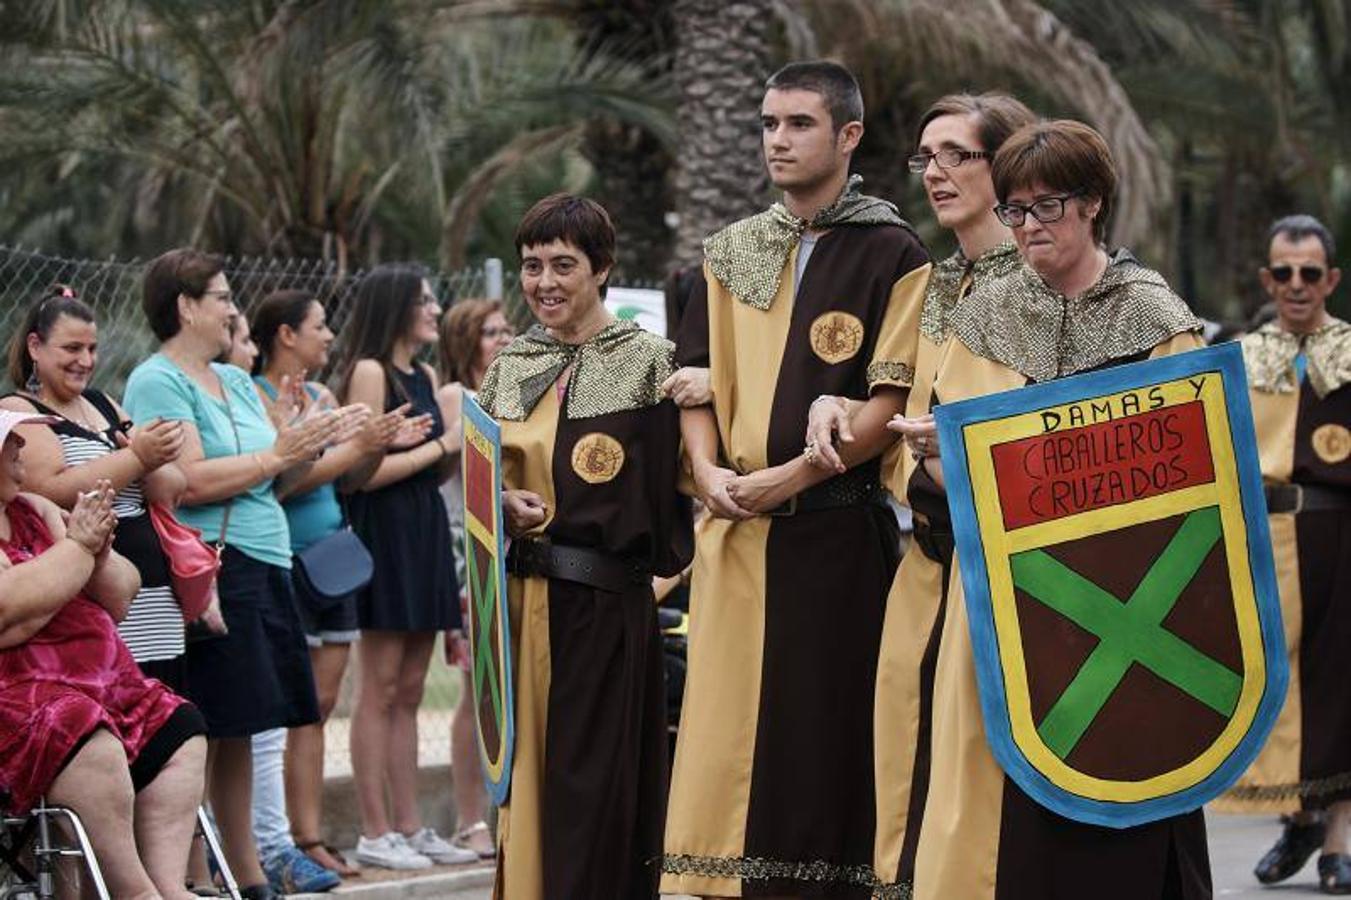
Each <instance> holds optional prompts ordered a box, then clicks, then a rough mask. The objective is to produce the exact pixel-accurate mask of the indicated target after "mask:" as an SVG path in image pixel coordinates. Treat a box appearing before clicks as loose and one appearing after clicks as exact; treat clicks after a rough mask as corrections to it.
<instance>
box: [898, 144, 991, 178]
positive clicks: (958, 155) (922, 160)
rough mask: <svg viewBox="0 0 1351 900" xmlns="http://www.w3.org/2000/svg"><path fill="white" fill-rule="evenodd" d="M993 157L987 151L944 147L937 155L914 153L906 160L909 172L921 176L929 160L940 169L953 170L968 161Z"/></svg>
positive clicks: (927, 166)
mask: <svg viewBox="0 0 1351 900" xmlns="http://www.w3.org/2000/svg"><path fill="white" fill-rule="evenodd" d="M992 156H994V154H993V153H991V152H990V151H989V150H958V149H957V148H956V147H944V148H943V149H942V150H939V151H938V152H937V153H916V154H915V155H914V156H912V157H910V158H909V159H907V160H906V165H907V166H909V167H910V171H911V172H914V173H915V174H916V175H923V174H924V172H925V171H926V170H927V169H928V168H929V160H933V161H934V162H936V163H938V168H940V169H955V168H956V167H957V166H960V165H961V164H962V163H964V162H966V161H967V160H968V159H990V158H991V157H992Z"/></svg>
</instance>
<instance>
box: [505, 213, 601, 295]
mask: <svg viewBox="0 0 1351 900" xmlns="http://www.w3.org/2000/svg"><path fill="white" fill-rule="evenodd" d="M553 241H567V242H568V243H569V244H572V245H573V246H574V247H576V248H577V249H579V250H581V251H582V252H583V253H585V254H586V258H587V260H588V261H589V262H590V263H591V271H592V272H600V271H602V270H604V269H609V268H611V267H612V266H614V264H615V227H614V225H613V223H611V222H610V214H609V213H607V212H606V211H605V207H603V206H601V205H600V204H599V203H597V202H596V201H595V200H590V199H588V198H586V197H578V196H576V195H573V194H550V195H549V196H547V197H545V198H544V199H543V200H541V201H539V202H538V203H536V204H535V205H534V206H532V207H530V209H529V210H527V211H526V214H525V215H524V216H522V217H521V224H520V225H517V226H516V254H517V255H518V256H519V255H520V254H521V251H522V250H523V249H525V248H526V247H537V246H539V245H541V244H548V243H552V242H553ZM605 287H606V285H605V284H602V285H601V286H600V294H601V296H602V297H604V296H605Z"/></svg>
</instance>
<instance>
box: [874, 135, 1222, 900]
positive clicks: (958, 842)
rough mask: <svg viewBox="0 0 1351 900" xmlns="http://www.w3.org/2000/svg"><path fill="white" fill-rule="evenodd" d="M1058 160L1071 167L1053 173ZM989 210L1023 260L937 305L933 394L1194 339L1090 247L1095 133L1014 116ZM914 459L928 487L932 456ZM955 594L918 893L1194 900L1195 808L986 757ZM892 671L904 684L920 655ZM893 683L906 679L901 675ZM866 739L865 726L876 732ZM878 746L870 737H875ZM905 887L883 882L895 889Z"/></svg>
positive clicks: (1107, 189)
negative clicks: (1071, 809)
mask: <svg viewBox="0 0 1351 900" xmlns="http://www.w3.org/2000/svg"><path fill="white" fill-rule="evenodd" d="M1067 172H1074V173H1076V174H1077V180H1076V181H1074V182H1068V183H1067V180H1066V174H1065V173H1067ZM993 175H994V182H995V187H996V192H997V194H998V196H999V197H1000V200H1001V219H1002V220H1003V221H1004V222H1005V224H1007V225H1009V226H1010V227H1011V228H1013V231H1014V237H1015V240H1016V241H1017V243H1018V247H1019V252H1020V255H1021V256H1022V257H1023V259H1024V261H1025V263H1026V265H1024V266H1022V267H1019V268H1018V269H1017V270H1016V271H1014V272H1013V273H1011V274H1009V275H1007V276H1005V277H1003V278H998V279H995V280H993V281H991V282H989V283H987V284H985V285H984V286H982V287H981V288H980V289H979V290H976V291H973V292H972V293H971V294H970V295H969V296H968V297H967V299H966V300H965V301H964V302H963V303H962V304H961V305H960V306H959V307H958V308H957V310H956V312H955V313H954V314H953V316H952V319H951V327H952V334H951V336H950V337H949V338H948V341H947V345H946V348H945V350H944V353H943V357H942V359H941V361H940V362H939V366H938V373H937V377H936V378H935V382H934V389H933V397H934V404H935V405H937V404H938V403H948V402H952V401H956V400H961V399H966V398H970V397H978V396H982V395H985V394H990V393H995V392H998V391H1005V390H1011V389H1014V388H1018V387H1022V386H1024V385H1026V384H1029V383H1032V382H1042V381H1048V380H1052V379H1055V378H1060V377H1063V376H1066V375H1072V374H1076V373H1079V372H1086V371H1090V370H1093V369H1099V368H1103V367H1106V366H1111V365H1116V364H1120V363H1125V362H1133V361H1138V360H1142V359H1147V358H1152V357H1157V356H1162V355H1167V354H1171V353H1176V352H1181V351H1185V350H1189V349H1193V348H1196V347H1198V346H1200V340H1199V338H1198V336H1197V334H1196V332H1197V330H1198V329H1199V324H1200V323H1199V322H1198V321H1197V319H1196V318H1195V317H1194V316H1193V315H1192V314H1191V313H1190V312H1189V311H1188V309H1187V307H1186V306H1185V304H1183V302H1182V301H1181V300H1180V299H1179V298H1178V297H1177V296H1176V295H1175V294H1173V293H1172V291H1170V290H1169V289H1168V287H1167V285H1166V283H1165V282H1164V281H1163V279H1162V277H1161V276H1159V275H1158V273H1156V272H1153V271H1151V270H1149V269H1146V268H1145V267H1143V266H1141V265H1140V264H1139V263H1138V262H1136V261H1135V259H1134V258H1133V257H1131V255H1130V254H1129V253H1126V252H1124V251H1118V252H1117V253H1116V254H1113V255H1111V256H1109V255H1108V254H1107V253H1106V252H1104V251H1103V250H1102V249H1101V247H1100V246H1099V241H1100V240H1101V238H1102V234H1103V222H1104V220H1105V219H1106V217H1107V214H1108V212H1109V207H1110V201H1111V197H1112V194H1113V192H1114V188H1115V173H1114V169H1113V166H1112V163H1111V157H1110V155H1109V153H1108V151H1107V148H1106V145H1105V144H1104V143H1103V142H1102V139H1101V137H1100V136H1098V135H1097V133H1096V132H1094V131H1092V129H1090V128H1088V127H1087V126H1084V125H1082V124H1080V123H1076V122H1050V123H1044V124H1037V125H1032V126H1028V127H1026V128H1024V129H1022V130H1021V131H1019V132H1018V133H1017V134H1015V135H1014V136H1013V137H1012V138H1010V139H1009V141H1008V142H1007V143H1006V144H1005V145H1004V147H1003V148H1001V150H1000V151H999V153H998V154H997V155H996V157H995V163H994V173H993ZM924 466H925V468H926V469H927V471H928V473H929V475H930V476H931V477H932V479H933V480H934V483H935V484H936V485H938V486H940V487H941V485H942V474H941V469H940V467H939V465H938V459H937V458H936V457H933V456H929V457H926V458H925V462H924ZM969 627H970V626H969V623H968V618H967V611H966V605H965V596H964V592H963V587H962V583H961V578H960V575H959V572H958V567H957V566H956V565H954V566H953V567H952V575H951V580H950V583H949V587H948V600H947V612H946V616H945V617H944V618H943V621H942V623H941V631H940V633H939V635H938V638H937V648H936V654H935V661H934V666H933V670H932V671H933V675H932V677H933V701H932V712H931V718H930V719H929V721H928V722H924V721H922V719H921V718H920V717H918V716H916V717H915V718H914V719H913V720H912V727H913V729H914V730H913V731H901V732H899V733H897V734H895V735H894V741H895V743H896V745H897V746H905V745H907V744H908V743H912V742H921V743H926V744H927V746H925V747H922V748H921V749H920V750H918V751H917V752H918V753H920V754H925V755H927V757H928V759H929V760H930V764H929V779H928V783H927V802H926V804H925V806H924V811H923V818H922V820H921V821H920V822H919V823H915V822H910V823H909V826H910V828H911V829H913V828H915V827H916V824H918V829H919V830H918V834H917V836H916V839H915V849H914V884H913V896H914V897H916V898H919V900H951V898H957V897H960V898H962V900H1080V898H1083V897H1088V896H1092V897H1094V898H1095V900H1146V898H1148V900H1156V898H1157V900H1165V898H1166V900H1202V898H1209V897H1210V874H1209V863H1208V859H1207V851H1206V842H1205V823H1204V819H1203V818H1202V814H1201V812H1200V811H1199V810H1198V811H1195V812H1192V813H1187V814H1184V815H1179V816H1174V817H1171V818H1166V819H1162V820H1159V821H1156V822H1152V823H1149V824H1147V825H1141V826H1137V827H1133V828H1125V829H1111V828H1103V827H1099V826H1095V825H1088V824H1084V823H1082V822H1077V821H1074V820H1071V819H1067V818H1064V817H1062V816H1059V815H1057V814H1055V813H1053V812H1051V811H1050V810H1048V809H1045V808H1044V807H1042V806H1040V805H1038V804H1037V803H1036V801H1034V800H1033V799H1032V798H1030V797H1029V796H1028V795H1027V794H1026V793H1024V792H1023V791H1022V789H1021V788H1019V787H1018V786H1017V785H1016V784H1014V782H1013V781H1012V780H1011V779H1010V778H1008V777H1007V776H1006V775H1005V774H1004V772H1003V771H1002V770H1001V769H1000V767H999V765H998V763H997V762H996V761H995V758H994V756H993V754H992V753H991V751H990V746H989V743H988V742H987V739H986V735H985V724H984V720H983V715H982V711H981V704H980V699H979V696H978V690H977V683H976V670H975V660H974V655H973V650H972V645H971V638H970V630H969ZM926 656H927V653H926V654H925V655H924V656H919V657H917V658H916V659H915V660H914V666H913V668H912V669H911V670H910V671H909V672H908V673H906V674H905V677H904V678H902V677H898V679H897V688H896V689H897V690H906V691H909V692H910V693H912V694H915V695H918V694H919V684H920V681H921V679H922V678H923V677H925V667H924V665H922V660H923V659H924V658H925V657H926ZM907 682H908V684H907ZM879 740H880V738H879ZM879 746H880V745H879ZM910 891H911V886H910V885H904V884H897V885H891V886H888V887H886V888H883V889H882V890H881V891H880V895H881V896H884V897H909V896H910Z"/></svg>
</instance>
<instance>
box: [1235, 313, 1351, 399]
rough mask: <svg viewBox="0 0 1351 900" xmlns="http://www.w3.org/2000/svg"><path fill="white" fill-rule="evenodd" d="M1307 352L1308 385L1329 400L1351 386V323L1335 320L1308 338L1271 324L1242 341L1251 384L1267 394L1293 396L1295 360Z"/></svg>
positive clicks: (1305, 358)
mask: <svg viewBox="0 0 1351 900" xmlns="http://www.w3.org/2000/svg"><path fill="white" fill-rule="evenodd" d="M1301 350H1302V351H1303V352H1304V360H1305V366H1306V369H1305V371H1306V373H1307V374H1308V376H1309V386H1310V387H1312V388H1313V389H1314V392H1315V393H1316V394H1318V396H1319V397H1320V398H1321V397H1326V396H1327V395H1328V394H1330V393H1332V392H1333V391H1335V390H1337V389H1338V388H1339V387H1342V386H1343V385H1345V384H1348V383H1351V324H1349V323H1347V322H1343V321H1342V320H1341V319H1333V320H1332V321H1330V322H1328V323H1327V324H1326V325H1324V326H1323V327H1321V328H1319V329H1318V330H1316V331H1313V332H1311V333H1309V334H1307V335H1302V336H1301V335H1298V334H1292V333H1290V332H1289V331H1286V330H1285V329H1284V328H1282V327H1281V326H1280V324H1279V323H1277V322H1268V323H1267V324H1265V325H1263V326H1262V327H1261V328H1259V329H1258V330H1257V331H1254V332H1253V333H1252V334H1250V335H1248V336H1247V337H1245V338H1244V339H1243V361H1244V363H1245V364H1246V366H1247V369H1248V385H1249V386H1250V387H1252V388H1253V389H1254V390H1258V391H1262V392H1263V393H1267V394H1291V393H1294V391H1295V387H1296V382H1295V357H1296V356H1298V355H1299V353H1300V351H1301Z"/></svg>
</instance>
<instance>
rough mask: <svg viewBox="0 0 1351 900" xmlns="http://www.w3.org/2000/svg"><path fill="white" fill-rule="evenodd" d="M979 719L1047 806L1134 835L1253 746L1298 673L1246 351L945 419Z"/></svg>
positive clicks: (960, 406) (1041, 391)
mask: <svg viewBox="0 0 1351 900" xmlns="http://www.w3.org/2000/svg"><path fill="white" fill-rule="evenodd" d="M936 418H937V421H938V428H939V436H940V443H941V446H942V454H943V455H942V459H943V475H944V478H945V480H946V482H947V489H948V502H949V505H950V507H951V510H952V519H953V528H954V531H955V534H956V539H957V549H958V554H959V557H960V562H961V578H962V585H963V588H964V591H965V595H966V604H967V613H968V617H969V619H970V624H971V641H972V644H973V646H974V650H975V658H976V670H977V678H978V682H979V686H980V697H981V707H982V711H983V714H984V719H985V731H986V735H987V738H988V740H989V742H990V747H991V749H992V750H993V752H994V756H995V758H996V759H997V760H998V761H999V764H1000V766H1001V767H1002V768H1003V769H1004V771H1005V772H1006V773H1008V775H1009V777H1011V778H1012V779H1013V780H1014V781H1015V782H1016V783H1017V784H1018V786H1019V787H1021V788H1022V789H1023V790H1024V791H1026V792H1027V794H1028V795H1030V796H1031V797H1032V798H1033V799H1035V800H1036V801H1037V802H1039V803H1041V804H1042V805H1043V806H1045V807H1047V808H1048V809H1050V810H1052V811H1053V812H1056V813H1059V814H1060V815H1063V816H1067V817H1069V818H1072V819H1077V820H1079V821H1081V822H1089V823H1092V824H1096V825H1107V826H1112V827H1116V828H1126V827H1129V826H1132V825H1139V824H1142V823H1145V822H1150V821H1153V820H1156V819H1161V818H1165V817H1167V816H1172V815H1176V814H1179V813H1182V812H1186V811H1190V810H1193V809H1196V808H1198V807H1200V806H1201V805H1202V804H1204V803H1205V802H1206V801H1208V800H1210V799H1211V798H1213V797H1215V796H1217V795H1218V794H1220V793H1221V792H1222V791H1224V790H1225V788H1227V787H1228V786H1229V785H1230V784H1232V783H1233V782H1234V781H1235V780H1236V779H1237V778H1238V777H1239V776H1240V775H1241V774H1242V773H1243V771H1244V770H1245V769H1246V768H1247V767H1248V764H1249V763H1250V762H1252V760H1253V758H1254V757H1255V756H1256V755H1257V752H1258V751H1259V750H1260V749H1261V747H1262V744H1263V742H1264V741H1265V739H1266V736H1267V734H1268V732H1269V731H1270V730H1271V727H1272V725H1273V723H1274V722H1275V718H1276V714H1277V712H1278V711H1279V709H1280V705H1281V702H1282V701H1283V699H1284V697H1285V689H1286V681H1287V679H1288V677H1289V676H1288V672H1287V667H1286V656H1285V649H1284V637H1283V633H1282V629H1281V619H1280V606H1279V600H1278V596H1277V592H1276V578H1275V570H1274V566H1273V564H1272V555H1271V539H1270V536H1269V534H1268V532H1267V519H1266V504H1265V500H1264V498H1263V494H1262V479H1261V473H1260V470H1259V467H1258V458H1257V444H1256V439H1255V437H1254V434H1253V425H1252V412H1251V410H1250V408H1249V405H1248V393H1247V385H1246V379H1245V376H1244V370H1243V356H1242V352H1241V350H1240V349H1239V346H1238V345H1237V344H1228V345H1225V346H1222V347H1214V348H1210V349H1207V350H1197V351H1193V352H1190V353H1184V354H1180V355H1177V356H1170V357H1166V358H1162V359H1157V360H1152V361H1149V362H1141V363H1135V364H1131V365H1124V366H1119V367H1116V368H1112V369H1107V370H1104V371H1101V372H1094V373H1090V374H1086V375H1080V376H1075V377H1072V378H1065V379H1062V380H1057V381H1053V382H1048V383H1045V384H1039V385H1032V386H1029V387H1025V388H1021V389H1019V390H1015V391H1008V392H1005V393H1001V394H994V395H991V396H988V397H980V398H976V399H972V400H965V401H961V402H957V403H952V404H946V405H943V406H940V407H938V408H937V410H936Z"/></svg>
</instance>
